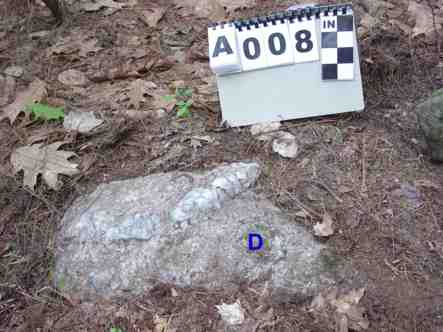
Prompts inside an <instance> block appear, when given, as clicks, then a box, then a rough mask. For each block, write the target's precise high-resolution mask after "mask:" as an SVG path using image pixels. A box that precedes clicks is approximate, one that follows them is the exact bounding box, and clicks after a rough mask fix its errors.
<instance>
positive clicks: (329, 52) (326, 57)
mask: <svg viewBox="0 0 443 332" xmlns="http://www.w3.org/2000/svg"><path fill="white" fill-rule="evenodd" d="M337 58H338V51H337V49H336V48H322V49H321V63H322V64H325V65H327V64H334V65H335V64H336V63H337V61H338V59H337Z"/></svg>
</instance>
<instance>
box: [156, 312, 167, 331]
mask: <svg viewBox="0 0 443 332" xmlns="http://www.w3.org/2000/svg"><path fill="white" fill-rule="evenodd" d="M154 324H155V327H154V332H166V331H167V330H168V325H169V323H168V320H167V319H166V318H162V317H159V316H158V315H155V316H154Z"/></svg>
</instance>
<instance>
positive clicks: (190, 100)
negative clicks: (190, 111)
mask: <svg viewBox="0 0 443 332" xmlns="http://www.w3.org/2000/svg"><path fill="white" fill-rule="evenodd" d="M192 104H193V101H192V99H189V100H187V101H185V106H186V107H191V105H192Z"/></svg>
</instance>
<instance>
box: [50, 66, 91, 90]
mask: <svg viewBox="0 0 443 332" xmlns="http://www.w3.org/2000/svg"><path fill="white" fill-rule="evenodd" d="M57 78H58V80H59V81H60V82H61V83H63V84H64V85H69V86H85V85H86V84H87V83H88V79H87V78H86V76H85V74H83V73H82V72H81V71H78V70H75V69H68V70H66V71H64V72H62V73H60V74H59V75H58V77H57Z"/></svg>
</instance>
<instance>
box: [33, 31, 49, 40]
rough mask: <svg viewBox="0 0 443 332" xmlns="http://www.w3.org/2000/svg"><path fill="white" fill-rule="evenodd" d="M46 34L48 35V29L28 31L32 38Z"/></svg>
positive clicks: (38, 37)
mask: <svg viewBox="0 0 443 332" xmlns="http://www.w3.org/2000/svg"><path fill="white" fill-rule="evenodd" d="M47 35H49V31H48V30H41V31H36V32H32V33H30V34H29V37H30V38H31V39H32V40H36V39H40V38H44V37H46V36H47Z"/></svg>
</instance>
